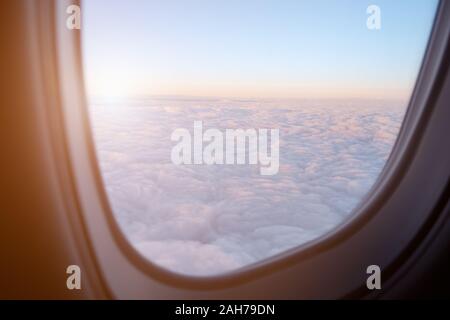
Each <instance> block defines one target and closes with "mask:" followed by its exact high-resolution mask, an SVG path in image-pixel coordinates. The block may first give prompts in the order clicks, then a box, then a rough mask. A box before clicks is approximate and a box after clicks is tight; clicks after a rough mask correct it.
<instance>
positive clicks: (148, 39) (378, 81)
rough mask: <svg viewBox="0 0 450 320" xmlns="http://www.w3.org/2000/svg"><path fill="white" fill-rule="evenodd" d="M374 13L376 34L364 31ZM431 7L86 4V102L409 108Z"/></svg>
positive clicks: (144, 0)
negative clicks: (209, 99) (328, 101)
mask: <svg viewBox="0 0 450 320" xmlns="http://www.w3.org/2000/svg"><path fill="white" fill-rule="evenodd" d="M370 4H376V5H378V6H379V7H380V8H381V19H382V20H381V21H382V29H381V30H379V31H370V30H368V29H367V27H366V20H367V17H368V15H367V13H366V9H367V7H368V6H369V5H370ZM436 5H437V1H436V0H396V1H392V0H383V1H381V0H377V1H374V0H372V1H365V0H339V1H338V0H315V1H299V0H284V1H280V0H266V1H264V0H220V1H219V0H165V1H162V0H159V1H152V0H126V1H125V0H84V1H83V3H82V18H83V24H82V32H83V33H82V35H83V50H84V60H85V73H86V79H87V86H88V91H89V93H90V94H91V95H101V96H105V95H106V96H114V95H124V96H125V95H126V96H133V95H189V96H225V97H252V98H255V97H256V98H257V97H262V98H269V97H273V98H379V99H407V98H408V97H409V95H410V92H411V90H412V87H413V85H414V81H415V79H416V76H417V73H418V70H419V68H420V63H421V60H422V57H423V53H424V50H425V48H426V44H427V40H428V36H429V33H430V30H431V27H432V21H433V18H434V14H435V9H436Z"/></svg>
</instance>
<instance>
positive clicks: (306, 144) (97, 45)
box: [81, 0, 438, 275]
mask: <svg viewBox="0 0 450 320" xmlns="http://www.w3.org/2000/svg"><path fill="white" fill-rule="evenodd" d="M437 3H438V1H430V0H416V1H411V0H398V1H388V0H376V1H364V0H363V1H360V0H358V1H351V0H346V1H329V0H327V1H324V0H319V1H317V0H316V1H298V0H295V1H294V0H285V1H275V0H267V1H254V0H249V1H242V0H239V1H238V0H226V1H206V0H205V1H202V0H188V1H186V0H183V1H181V0H170V1H148V0H142V1H140V0H135V1H125V0H122V1H120V0H85V1H83V2H82V4H81V5H82V6H81V9H82V19H83V20H82V25H81V31H82V45H83V60H84V73H85V78H86V90H87V93H88V101H89V112H90V117H91V124H92V128H93V133H94V137H93V138H94V142H95V145H96V151H97V155H98V160H99V167H100V170H101V174H102V177H103V181H104V186H105V188H106V192H107V195H108V198H109V201H110V205H111V208H112V211H113V215H114V217H115V218H116V220H117V222H118V225H119V226H120V227H121V229H122V231H123V233H124V234H125V235H126V237H127V238H128V239H129V241H130V243H131V244H132V245H133V246H134V247H135V248H136V250H137V251H138V252H140V253H141V254H142V255H143V256H145V257H147V258H148V259H149V261H151V262H153V263H156V264H158V265H160V266H162V267H165V268H167V269H168V270H171V271H175V272H178V273H182V274H187V275H215V274H220V273H223V272H227V271H233V270H236V269H238V268H240V267H243V266H248V265H250V264H252V263H255V262H259V261H261V260H263V259H266V258H269V257H272V256H274V255H276V254H279V253H282V252H283V251H285V250H287V249H291V248H294V247H297V246H299V245H301V244H304V243H306V242H308V241H311V240H313V239H317V238H318V237H320V236H322V235H324V234H325V233H327V232H329V231H332V229H333V228H334V227H336V226H337V225H339V224H340V223H342V222H343V221H345V219H346V218H348V217H349V216H350V214H351V212H352V210H353V209H354V208H355V207H356V206H357V205H358V203H359V202H360V201H362V199H363V197H364V196H365V195H366V194H367V192H369V190H370V188H371V186H372V185H373V184H374V183H375V181H376V179H377V177H378V176H379V174H380V172H381V170H382V169H383V166H384V164H385V162H386V160H387V158H388V156H389V154H390V152H391V149H392V147H393V144H394V142H395V140H396V136H397V134H398V132H399V129H400V126H401V123H402V120H403V116H404V114H405V111H406V108H407V105H408V102H409V99H410V97H411V94H412V91H413V89H414V85H415V80H416V77H417V75H418V72H419V69H420V66H421V61H422V58H423V56H424V52H425V49H426V46H427V41H428V37H429V35H430V32H431V28H432V24H433V19H434V14H435V11H436V7H437Z"/></svg>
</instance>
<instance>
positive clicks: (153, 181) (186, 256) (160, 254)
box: [91, 98, 405, 275]
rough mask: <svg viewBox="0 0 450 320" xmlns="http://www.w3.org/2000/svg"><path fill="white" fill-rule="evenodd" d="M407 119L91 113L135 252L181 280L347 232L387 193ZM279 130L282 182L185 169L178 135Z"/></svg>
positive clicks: (253, 169) (252, 105) (141, 107)
mask: <svg viewBox="0 0 450 320" xmlns="http://www.w3.org/2000/svg"><path fill="white" fill-rule="evenodd" d="M404 110H405V108H404V107H403V104H400V103H399V104H397V105H391V104H386V103H385V104H381V103H380V102H370V101H353V102H342V101H323V102H318V101H303V102H299V101H257V100H245V101H239V100H220V99H216V100H214V99H203V100H194V99H190V100H183V99H178V100H177V99H167V98H166V99H160V100H136V101H129V102H127V103H123V102H122V103H120V104H110V103H100V104H93V105H92V106H91V118H92V124H93V127H94V138H95V142H96V146H97V151H98V155H99V160H100V167H101V170H102V175H103V178H104V181H105V185H106V188H107V193H108V196H109V199H110V202H111V205H112V208H113V211H114V215H115V216H116V218H117V221H118V222H119V224H120V226H121V227H122V229H123V230H124V232H125V234H126V235H127V236H128V238H129V239H130V242H131V243H132V244H133V245H134V246H135V247H136V248H137V249H138V250H139V251H140V252H141V253H142V254H143V255H144V256H146V257H148V258H149V259H150V260H151V261H153V262H155V263H157V264H159V265H161V266H163V267H166V268H169V269H170V270H172V271H175V272H179V273H184V274H195V275H210V274H216V273H220V272H225V271H230V270H233V269H236V268H239V267H242V266H245V265H248V264H251V263H254V262H257V261H259V260H262V259H264V258H268V257H270V256H272V255H274V254H277V253H280V252H282V251H284V250H287V249H289V248H293V247H295V246H298V245H300V244H303V243H305V242H307V241H310V240H312V239H314V238H316V237H318V236H321V235H323V234H324V233H326V232H327V231H329V230H330V229H332V228H333V227H335V226H336V225H338V224H339V223H341V222H342V221H343V220H344V219H345V218H346V217H347V216H348V215H349V214H350V212H351V210H352V209H353V208H354V207H355V206H356V205H357V203H358V201H360V199H361V198H362V197H363V196H364V194H365V193H366V192H367V191H368V190H369V188H370V187H371V186H372V185H373V183H374V182H375V179H376V178H377V176H378V175H379V173H380V171H381V170H382V168H383V165H384V164H385V161H386V159H387V157H388V155H389V153H390V151H391V148H392V146H393V143H394V141H395V138H396V136H397V133H398V130H399V127H400V124H401V120H402V117H403V114H404ZM198 120H202V121H203V125H204V127H205V128H204V130H206V129H208V128H218V129H221V130H224V129H226V128H243V129H247V128H277V129H279V130H280V171H279V173H278V174H277V175H275V176H261V175H260V174H259V168H258V166H248V165H244V166H230V165H221V166H220V165H219V166H217V165H216V166H206V165H204V166H175V165H173V164H172V163H171V160H170V154H171V148H172V147H173V145H174V142H172V141H171V140H170V136H171V133H172V131H173V130H175V129H176V128H187V129H189V130H191V131H192V127H193V123H194V121H198Z"/></svg>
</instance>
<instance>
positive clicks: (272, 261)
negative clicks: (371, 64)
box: [35, 0, 450, 299]
mask: <svg viewBox="0 0 450 320" xmlns="http://www.w3.org/2000/svg"><path fill="white" fill-rule="evenodd" d="M73 3H74V1H68V0H61V1H55V3H47V2H45V3H40V4H35V5H36V6H41V8H38V9H40V11H44V10H46V9H50V10H49V12H52V13H54V15H55V16H54V18H55V19H54V20H53V19H49V21H48V22H44V21H43V19H44V18H45V17H41V18H40V21H39V23H40V25H41V28H42V30H44V29H48V30H50V31H51V32H52V33H53V35H54V39H53V41H54V43H53V46H50V47H52V48H54V50H55V51H54V52H53V54H54V55H55V57H56V59H55V64H56V65H55V68H56V69H57V72H58V78H59V82H58V89H59V92H60V97H59V99H60V108H61V119H60V121H61V124H62V127H63V129H64V137H65V143H66V145H65V149H66V152H67V154H68V157H69V159H70V164H69V166H70V175H71V179H72V183H73V186H74V190H76V191H75V192H76V195H75V197H76V199H77V200H76V201H77V206H78V208H77V212H78V213H77V214H78V215H79V216H80V217H81V219H80V221H73V223H74V224H77V223H81V224H83V228H84V229H85V230H86V238H85V240H86V241H88V242H90V244H91V253H90V255H91V258H92V259H93V260H95V261H96V265H97V266H98V270H97V271H98V273H99V276H100V278H101V279H102V281H103V282H104V284H105V287H107V288H108V289H107V290H108V294H109V295H110V296H112V297H116V298H136V299H142V298H150V299H163V298H168V297H170V298H191V299H197V298H222V299H228V298H229V299H238V298H275V299H280V298H288V299H299V298H303V299H304V298H342V297H363V296H367V295H369V294H371V293H370V292H368V290H367V289H365V280H366V277H367V275H366V273H365V268H366V267H367V266H368V265H371V264H378V265H380V266H381V268H382V270H388V272H384V271H383V279H384V280H383V281H384V282H387V281H388V280H389V278H391V277H393V275H394V273H395V270H396V267H395V265H398V264H399V260H398V259H399V257H402V254H403V253H404V252H405V251H406V250H407V248H408V246H410V245H411V244H412V243H414V242H415V241H417V235H418V234H420V233H423V231H421V230H422V228H423V227H424V226H426V225H427V223H428V221H430V220H429V219H437V217H435V216H434V215H433V212H434V211H433V209H432V208H433V206H434V203H436V202H437V201H438V199H439V198H440V197H441V196H442V194H443V192H444V191H443V190H446V188H447V187H448V186H447V185H448V177H447V180H446V181H445V177H444V180H442V179H436V183H435V184H434V186H431V187H430V188H432V190H431V189H430V190H429V192H427V193H426V194H424V197H427V199H424V200H423V201H422V202H426V204H425V203H422V204H420V205H419V206H418V208H417V211H416V212H414V214H410V215H405V211H404V210H407V209H402V208H405V199H409V200H410V201H413V202H414V199H411V198H405V197H406V195H408V194H411V191H410V190H409V189H410V187H408V185H409V184H411V183H412V184H413V185H414V186H416V188H417V186H419V185H420V183H419V184H418V182H417V178H416V179H415V177H414V176H411V171H414V168H413V167H414V166H418V165H420V163H421V162H423V161H425V160H426V161H428V162H429V159H428V158H427V159H423V157H424V154H423V153H422V152H419V149H420V148H422V149H423V148H424V145H425V143H424V142H423V141H424V140H426V139H427V137H426V134H427V131H429V130H430V126H431V125H430V122H431V121H432V120H433V119H434V118H433V117H434V116H435V114H436V112H437V111H436V109H438V107H439V106H438V101H437V99H438V98H437V96H438V94H439V92H440V89H441V88H442V86H443V82H444V81H445V73H444V75H442V72H443V71H442V67H443V66H446V59H447V60H448V58H449V53H448V43H447V41H448V38H449V35H450V3H448V2H446V1H440V2H439V4H438V8H437V13H436V18H435V21H434V26H433V29H432V32H431V35H430V39H429V44H428V47H427V49H426V53H425V56H424V58H423V63H422V66H421V69H420V72H419V76H418V79H417V81H416V84H415V88H414V91H413V94H412V98H411V100H410V104H409V106H408V109H407V112H406V115H405V118H404V120H403V124H402V126H401V129H400V132H399V135H398V138H397V140H396V142H395V144H394V146H393V149H392V152H391V155H390V157H389V158H388V160H387V162H386V164H385V167H384V169H383V171H382V173H381V174H380V175H379V177H378V178H377V181H376V182H375V184H374V186H373V187H372V188H371V190H370V191H369V192H368V194H367V195H366V196H365V197H364V198H363V199H362V200H361V202H360V204H359V205H358V207H356V208H355V209H354V210H353V212H352V213H351V214H350V215H349V216H348V218H346V220H345V221H344V222H343V223H341V224H340V225H338V226H337V227H335V228H333V229H332V230H331V231H329V232H327V233H326V234H324V235H322V236H320V237H318V238H316V239H314V240H312V241H310V242H307V243H305V244H303V245H300V246H298V247H296V248H293V249H290V250H288V251H285V252H283V253H281V254H278V255H276V256H273V257H271V258H267V259H264V260H263V261H260V262H257V263H254V264H251V265H249V266H245V267H243V268H240V269H237V270H233V271H230V272H227V273H224V274H220V275H214V276H188V275H181V274H177V273H174V272H172V271H169V270H166V269H164V268H162V267H160V266H158V265H156V264H154V263H152V262H151V261H150V260H148V259H146V258H145V257H143V256H142V255H141V254H140V253H139V252H137V251H136V249H135V248H134V247H133V246H132V244H131V243H129V241H128V239H127V238H126V236H125V235H124V234H123V232H122V230H121V229H120V227H119V226H118V224H117V222H116V220H115V218H114V215H113V213H112V210H111V208H110V205H109V201H108V197H107V194H106V189H105V188H104V185H103V180H102V177H101V173H100V169H99V167H98V162H97V156H96V150H95V145H94V142H93V135H92V132H91V125H90V121H89V115H88V110H87V101H86V95H85V92H84V78H83V70H82V65H83V64H82V60H81V59H82V55H81V48H80V46H81V42H80V32H79V31H70V30H67V28H65V27H61V26H65V19H66V15H65V8H66V7H67V6H68V5H69V4H73ZM45 6H47V8H46V9H45V8H44V7H45ZM49 6H50V7H51V8H49ZM46 50H48V48H45V46H44V45H42V48H41V51H42V54H45V53H46ZM444 71H445V72H446V71H447V69H445V70H444ZM441 108H442V106H441ZM432 118H433V119H432ZM55 134H57V133H56V132H55ZM428 139H429V138H428ZM442 149H445V148H442ZM441 152H442V154H441V160H440V161H441V162H442V161H446V159H447V158H448V151H446V150H441ZM434 160H436V162H437V165H436V168H435V169H438V168H439V166H442V163H441V162H439V161H438V160H439V159H434ZM433 169H434V168H431V169H430V172H429V173H430V175H432V176H433V177H434V176H435V175H436V173H435V172H434V171H433ZM410 181H413V182H410ZM416 191H417V190H416ZM416 201H417V199H416ZM409 205H411V204H409ZM406 207H408V206H406ZM406 213H408V212H406ZM409 213H410V212H409ZM405 217H408V223H406V225H405V223H404V221H405ZM387 226H389V227H387ZM400 226H403V227H404V228H402V229H400V228H399V227H400ZM393 229H396V233H398V234H397V235H395V234H393ZM380 230H383V231H384V233H383V236H382V237H381V238H380V237H379V235H378V236H377V233H379V231H380ZM393 239H397V241H394V240H393ZM388 245H390V246H391V247H390V250H389V251H387V250H383V248H385V247H387V246H388ZM342 255H347V257H348V258H346V259H342ZM402 259H404V257H403V258H402ZM298 275H301V276H300V277H299V276H298ZM292 279H298V283H296V282H295V281H293V280H292ZM386 279H387V280H386ZM268 288H270V290H269V289H268ZM372 294H373V293H372Z"/></svg>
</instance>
